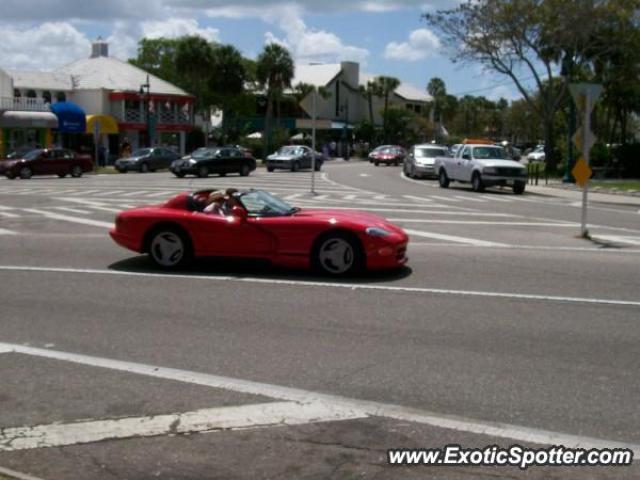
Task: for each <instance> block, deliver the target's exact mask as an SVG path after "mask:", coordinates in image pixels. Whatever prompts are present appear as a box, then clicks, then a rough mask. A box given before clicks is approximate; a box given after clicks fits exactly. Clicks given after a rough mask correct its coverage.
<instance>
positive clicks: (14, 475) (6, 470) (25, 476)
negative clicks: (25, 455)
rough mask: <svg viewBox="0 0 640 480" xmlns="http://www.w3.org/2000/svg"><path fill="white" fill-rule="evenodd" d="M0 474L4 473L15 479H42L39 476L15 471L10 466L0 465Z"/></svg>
mask: <svg viewBox="0 0 640 480" xmlns="http://www.w3.org/2000/svg"><path fill="white" fill-rule="evenodd" d="M0 474H2V475H6V476H8V477H9V478H15V479H16V480H42V479H41V478H38V477H34V476H33V475H28V474H26V473H21V472H16V471H15V470H11V469H10V468H4V467H0Z"/></svg>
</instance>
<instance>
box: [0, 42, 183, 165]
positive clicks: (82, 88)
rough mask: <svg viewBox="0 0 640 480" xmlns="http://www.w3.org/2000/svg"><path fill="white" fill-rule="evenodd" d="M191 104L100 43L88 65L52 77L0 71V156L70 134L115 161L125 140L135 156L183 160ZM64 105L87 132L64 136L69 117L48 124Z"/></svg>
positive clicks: (178, 91) (175, 89)
mask: <svg viewBox="0 0 640 480" xmlns="http://www.w3.org/2000/svg"><path fill="white" fill-rule="evenodd" d="M194 100H195V99H194V97H193V96H192V95H189V94H188V93H187V92H185V91H184V90H182V89H180V88H178V87H176V86H175V85H172V84H170V83H168V82H166V81H164V80H162V79H160V78H158V77H155V76H153V75H149V74H148V73H147V72H145V71H144V70H141V69H139V68H138V67H136V66H134V65H131V64H129V63H127V62H124V61H121V60H118V59H116V58H114V57H110V56H109V51H108V45H107V43H106V42H104V41H102V40H100V39H98V40H97V41H96V42H94V44H93V45H92V52H91V56H90V57H89V58H84V59H80V60H78V61H75V62H73V63H71V64H69V65H65V66H64V67H61V68H59V69H57V70H55V71H54V72H24V71H13V70H6V71H4V72H3V71H2V70H0V154H1V153H2V151H1V149H2V147H4V150H7V149H10V148H15V147H19V146H22V145H28V146H35V144H36V143H39V144H42V145H44V146H49V145H50V144H51V143H52V142H54V141H55V142H57V141H58V140H59V139H58V138H56V135H57V134H64V133H71V132H73V133H75V134H78V133H81V134H88V135H95V136H96V138H97V139H98V141H99V142H100V143H101V144H102V145H104V146H105V147H106V148H107V149H108V150H109V151H110V152H111V153H112V154H118V153H119V145H120V144H121V143H122V141H123V140H124V139H125V138H126V139H127V140H128V141H129V143H130V144H131V145H132V147H133V148H136V147H138V146H146V145H151V144H162V145H167V146H171V147H174V148H176V149H177V150H179V151H180V152H181V153H184V151H185V143H186V134H187V132H189V131H190V130H192V129H193V105H194ZM62 101H66V102H71V103H73V104H75V105H77V106H78V107H79V109H75V110H76V113H77V111H78V110H81V111H82V112H83V113H84V115H85V119H84V122H83V123H82V127H83V128H82V130H83V131H82V132H79V131H77V130H68V131H65V128H64V126H63V119H62V118H61V116H63V115H66V113H60V111H58V112H57V117H56V116H53V117H52V116H51V115H52V113H51V110H53V111H54V112H55V111H56V110H58V109H56V103H58V102H62ZM68 110H69V109H65V112H67V111H68ZM70 124H71V122H70ZM74 125H76V126H77V125H78V122H76V123H74Z"/></svg>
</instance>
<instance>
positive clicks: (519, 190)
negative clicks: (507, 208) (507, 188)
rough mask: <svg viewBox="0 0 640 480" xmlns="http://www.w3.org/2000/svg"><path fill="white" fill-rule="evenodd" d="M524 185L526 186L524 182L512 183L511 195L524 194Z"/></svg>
mask: <svg viewBox="0 0 640 480" xmlns="http://www.w3.org/2000/svg"><path fill="white" fill-rule="evenodd" d="M525 185H526V184H525V183H524V182H517V183H514V185H513V193H515V194H516V195H522V194H523V193H524V189H525Z"/></svg>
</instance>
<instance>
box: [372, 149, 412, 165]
mask: <svg viewBox="0 0 640 480" xmlns="http://www.w3.org/2000/svg"><path fill="white" fill-rule="evenodd" d="M406 156H407V151H406V150H405V149H404V148H402V147H400V146H398V145H383V146H381V147H378V148H376V149H375V150H373V151H372V152H371V153H370V154H369V162H370V163H373V164H374V165H375V166H376V167H377V166H378V165H380V164H381V163H386V164H387V165H391V164H393V165H400V164H402V163H404V159H405V157H406Z"/></svg>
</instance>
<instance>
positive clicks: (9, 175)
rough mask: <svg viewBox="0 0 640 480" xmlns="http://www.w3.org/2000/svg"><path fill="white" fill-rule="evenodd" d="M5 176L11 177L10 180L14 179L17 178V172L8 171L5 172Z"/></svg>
mask: <svg viewBox="0 0 640 480" xmlns="http://www.w3.org/2000/svg"><path fill="white" fill-rule="evenodd" d="M5 176H6V177H7V178H8V179H9V180H13V179H15V178H16V174H15V173H12V172H8V173H6V174H5Z"/></svg>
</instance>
